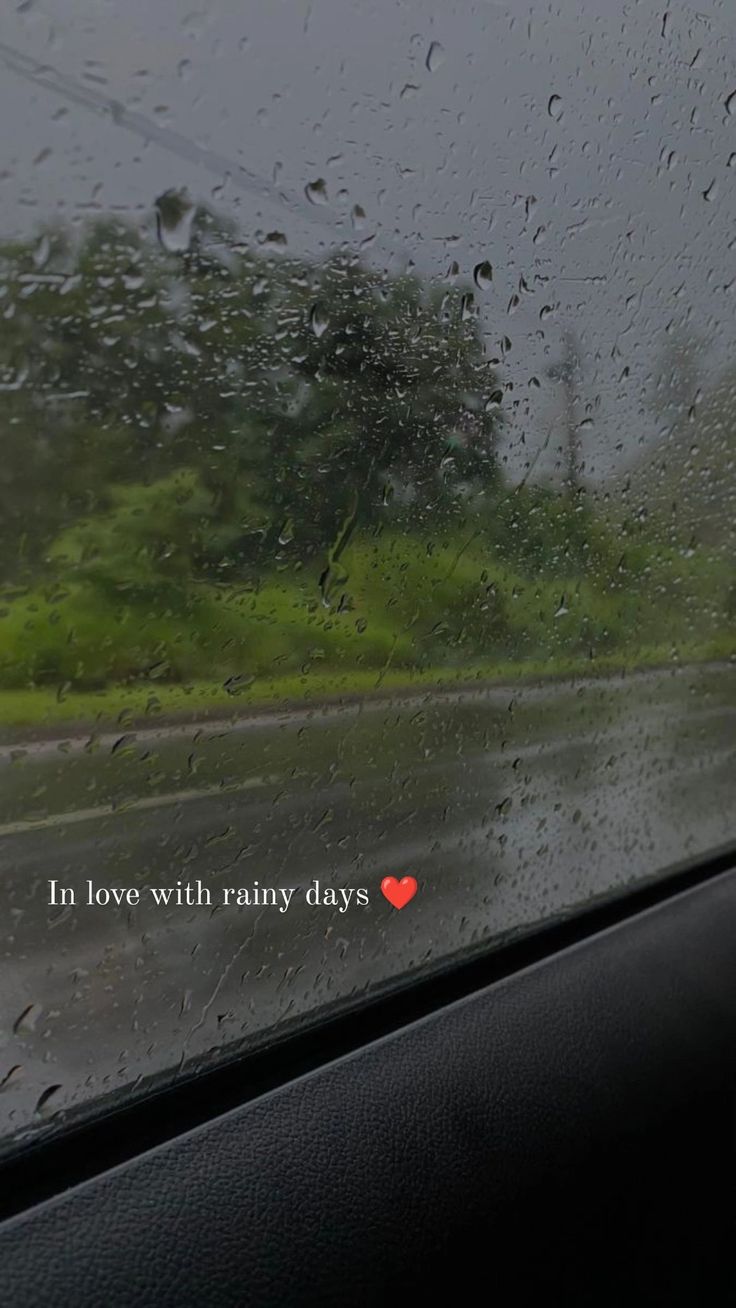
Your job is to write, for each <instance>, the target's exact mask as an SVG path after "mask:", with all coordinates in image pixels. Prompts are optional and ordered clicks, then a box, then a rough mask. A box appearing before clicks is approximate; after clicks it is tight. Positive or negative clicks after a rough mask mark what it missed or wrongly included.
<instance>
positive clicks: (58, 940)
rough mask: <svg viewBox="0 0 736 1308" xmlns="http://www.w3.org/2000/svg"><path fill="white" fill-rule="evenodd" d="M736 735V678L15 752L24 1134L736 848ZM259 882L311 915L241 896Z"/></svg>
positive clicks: (10, 945) (2, 821)
mask: <svg viewBox="0 0 736 1308" xmlns="http://www.w3.org/2000/svg"><path fill="white" fill-rule="evenodd" d="M735 746H736V669H734V668H733V667H731V666H725V665H724V666H710V667H707V668H700V669H680V670H675V671H667V672H654V673H646V674H638V675H632V676H629V677H627V678H621V677H619V678H613V679H609V680H590V681H585V682H583V681H577V682H575V683H564V682H558V683H554V684H547V685H536V686H532V685H529V686H525V687H523V688H519V687H515V688H514V687H511V686H509V687H494V688H492V689H487V690H484V691H481V690H478V691H466V692H456V693H453V694H449V693H448V694H443V695H439V696H429V695H416V696H412V697H405V698H403V699H400V698H396V699H394V700H383V701H371V702H368V701H365V702H363V703H362V704H352V705H346V706H344V707H330V708H325V709H313V710H300V711H295V712H291V713H288V714H281V715H279V714H271V715H262V716H260V717H250V718H245V719H242V720H241V721H240V722H223V723H211V722H210V723H208V724H205V725H202V724H200V725H199V726H197V725H196V724H195V725H192V724H185V725H180V726H177V727H175V728H165V727H159V728H156V727H152V728H151V729H150V730H147V731H139V732H137V733H134V732H132V731H128V732H127V733H125V734H123V735H121V734H120V733H118V734H116V735H111V736H107V737H106V736H101V737H99V738H96V739H95V738H92V739H90V738H87V737H84V738H82V737H80V738H79V739H71V740H67V741H61V740H56V741H43V742H36V743H34V744H29V745H28V746H27V747H25V748H19V747H18V746H17V745H7V746H0V777H1V778H2V782H1V784H0V885H1V886H2V896H3V903H2V913H3V924H4V926H3V942H2V958H3V966H2V990H1V996H0V998H1V1010H0V1080H3V1081H4V1085H3V1089H2V1092H0V1115H1V1119H2V1129H3V1131H4V1132H6V1133H7V1132H8V1131H13V1130H20V1129H23V1128H24V1127H25V1126H26V1125H27V1124H34V1123H38V1122H39V1121H42V1120H43V1119H44V1117H46V1116H48V1115H50V1114H51V1113H53V1112H54V1111H57V1110H59V1109H63V1108H65V1107H68V1106H72V1105H75V1104H79V1103H80V1102H83V1101H85V1100H87V1099H90V1098H92V1097H96V1096H98V1095H100V1094H104V1093H105V1092H106V1091H107V1090H109V1089H113V1088H118V1087H120V1086H123V1085H126V1084H128V1083H130V1082H132V1081H134V1080H135V1079H136V1078H137V1077H139V1076H148V1075H150V1074H152V1073H156V1072H160V1071H162V1070H164V1069H167V1068H170V1067H172V1066H175V1065H178V1064H180V1063H181V1062H182V1061H186V1060H187V1059H188V1058H193V1057H198V1056H201V1055H202V1054H204V1053H206V1052H207V1051H209V1050H212V1049H213V1048H216V1047H218V1046H222V1045H225V1044H227V1043H228V1042H230V1041H233V1040H238V1041H239V1040H242V1039H246V1040H248V1039H251V1038H252V1039H256V1038H259V1037H262V1036H263V1034H264V1033H265V1032H267V1031H268V1030H269V1028H271V1027H272V1026H273V1025H274V1024H275V1023H277V1022H283V1021H285V1020H289V1019H294V1018H296V1017H297V1016H298V1015H300V1014H303V1013H305V1012H308V1011H311V1010H313V1009H315V1008H319V1007H320V1006H322V1005H325V1004H330V1003H333V1002H335V1001H336V1000H341V999H346V998H348V997H349V996H351V995H354V994H355V993H360V992H361V991H363V990H364V989H365V988H366V987H370V986H371V985H376V984H381V983H385V982H386V981H388V980H390V979H391V978H392V977H396V976H398V975H399V974H401V973H404V972H406V971H407V970H410V969H412V968H416V967H424V966H427V965H428V964H430V965H431V963H432V962H433V961H437V960H439V959H441V958H442V957H443V956H445V955H447V954H449V953H453V952H455V951H458V950H464V949H467V948H470V947H471V946H477V944H478V943H479V942H480V941H485V940H492V939H493V938H495V937H499V936H501V935H503V934H505V933H506V932H508V931H509V930H513V929H515V928H518V927H520V926H523V925H525V924H530V923H534V922H537V921H540V920H541V919H544V918H547V917H549V916H551V915H555V914H559V913H562V912H565V911H569V910H570V909H571V908H572V907H574V906H575V905H579V904H581V903H584V902H586V901H588V900H590V899H591V898H593V897H595V896H597V895H600V894H602V893H604V892H608V891H611V890H613V889H615V888H618V887H621V886H623V885H625V884H627V883H630V882H632V881H635V880H637V879H639V878H642V877H647V876H649V875H651V874H652V873H653V872H656V871H657V870H660V869H663V868H666V867H667V866H668V865H670V864H672V863H674V862H676V861H680V860H682V859H683V858H687V857H688V856H693V855H696V854H698V853H702V852H704V851H706V850H707V849H709V848H713V847H715V846H718V845H720V844H723V843H725V842H726V841H728V840H729V839H730V838H732V837H733V836H734V833H735V831H736V793H735V792H736V786H735V781H736V767H735ZM407 872H410V873H412V874H413V875H415V876H417V877H418V879H419V882H420V891H419V893H418V895H417V897H416V899H415V900H414V901H413V902H412V903H411V904H410V905H409V906H408V907H407V908H406V909H405V910H404V911H403V912H402V913H400V914H399V913H397V912H395V910H393V909H391V908H390V907H389V905H388V904H387V903H386V902H385V901H384V900H383V899H382V897H381V895H380V893H379V885H380V881H381V878H382V877H383V876H385V875H386V874H396V875H397V876H401V875H403V874H404V873H407ZM315 878H316V879H317V880H318V881H319V883H320V887H321V889H322V890H324V889H325V887H334V888H353V889H355V888H357V887H365V888H366V889H367V891H368V895H369V903H368V905H367V906H365V907H360V906H357V905H356V904H355V902H354V901H355V895H353V896H352V900H353V902H352V903H351V905H350V907H349V908H348V909H347V911H345V912H340V911H339V910H338V909H336V908H331V907H327V906H325V905H320V906H314V907H313V906H309V905H307V904H306V902H305V898H304V892H305V891H306V889H307V888H308V887H309V886H310V885H311V884H312V883H313V881H314V879H315ZM51 880H55V881H56V882H57V883H58V884H59V886H64V887H67V888H71V889H72V890H73V891H74V894H75V898H76V900H77V903H76V906H74V907H71V906H67V907H65V908H61V907H51V906H49V904H48V898H49V882H50V881H51ZM88 880H92V882H93V883H94V885H95V886H99V887H107V888H109V887H126V888H137V889H138V890H139V891H140V898H141V902H140V903H139V904H138V905H137V906H134V907H128V906H123V907H120V908H117V907H114V906H109V905H108V906H106V907H99V906H93V907H90V906H88V905H87V904H86V903H85V902H83V901H84V900H85V898H86V890H87V884H86V883H87V882H88ZM197 881H200V882H201V883H202V885H203V887H205V888H206V889H207V890H208V891H209V894H210V897H211V899H212V906H211V907H207V906H194V907H169V908H165V907H158V906H156V905H155V903H154V902H153V897H152V895H151V893H150V888H151V887H153V886H155V887H162V888H167V887H176V884H177V882H181V883H182V884H186V883H196V882H197ZM256 882H257V883H258V886H259V888H261V889H262V888H263V887H274V888H294V895H293V898H292V901H291V905H290V907H289V911H288V912H287V913H281V912H280V911H279V909H278V907H270V906H263V905H262V904H259V905H258V906H249V907H241V908H238V907H235V906H233V905H230V906H228V907H222V906H221V905H220V900H221V898H222V891H223V889H224V888H225V887H242V888H246V889H248V890H249V893H250V894H251V895H252V893H253V889H254V883H256ZM52 1087H58V1088H56V1089H52ZM44 1096H45V1098H43V1097H44ZM42 1098H43V1102H42V1104H41V1108H40V1110H39V1108H38V1104H39V1100H41V1099H42Z"/></svg>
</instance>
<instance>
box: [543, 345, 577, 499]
mask: <svg viewBox="0 0 736 1308" xmlns="http://www.w3.org/2000/svg"><path fill="white" fill-rule="evenodd" d="M547 376H548V377H549V378H551V380H552V381H560V382H562V388H563V412H564V420H565V487H566V489H567V492H568V494H569V495H571V496H572V495H574V494H575V492H576V491H577V490H578V489H579V487H580V440H579V436H578V422H577V407H578V404H577V401H578V380H579V377H580V350H579V348H578V342H577V337H576V335H575V333H574V331H573V330H572V328H571V327H566V328H565V330H564V332H563V336H562V358H561V359H560V361H559V363H553V364H552V365H551V366H550V367H549V368H548V369H547Z"/></svg>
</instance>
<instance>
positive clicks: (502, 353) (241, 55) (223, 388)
mask: <svg viewBox="0 0 736 1308" xmlns="http://www.w3.org/2000/svg"><path fill="white" fill-rule="evenodd" d="M431 8H432V7H431V6H430V7H428V6H427V5H424V4H421V3H419V0H412V2H411V3H399V2H398V0H366V2H365V3H361V4H350V5H346V4H344V3H343V0H310V3H305V2H303V0H288V3H287V0H273V2H272V3H270V4H268V5H257V4H246V5H244V4H241V3H235V0H203V2H202V3H200V4H197V3H193V5H192V7H191V8H190V7H189V6H187V5H181V4H179V3H177V0H158V3H157V4H155V5H152V4H151V3H150V0H127V3H126V4H125V5H120V4H116V3H114V2H113V0H22V3H21V2H18V0H10V2H9V3H8V4H6V6H5V9H4V13H3V21H2V29H1V30H0V65H1V68H2V77H1V78H0V110H1V112H2V120H3V122H4V123H6V124H10V125H12V130H8V131H6V132H4V133H3V139H2V142H1V143H0V176H1V177H2V196H3V205H2V216H1V218H0V430H1V434H2V459H1V460H0V582H1V595H0V778H1V784H0V894H1V896H2V898H1V900H0V912H1V919H0V920H1V921H2V937H1V951H2V961H3V985H2V1012H1V1015H0V1091H1V1093H0V1115H1V1118H2V1124H1V1127H0V1130H1V1131H2V1133H3V1135H4V1138H5V1139H6V1141H7V1140H9V1139H11V1138H13V1137H15V1138H19V1137H21V1138H22V1137H24V1136H25V1135H27V1134H28V1133H29V1132H34V1131H38V1130H44V1129H50V1128H51V1127H52V1126H53V1125H54V1124H56V1125H58V1124H60V1123H63V1122H64V1121H66V1120H68V1118H69V1117H70V1116H71V1115H73V1114H74V1113H77V1112H84V1111H86V1110H87V1109H88V1108H89V1106H90V1105H91V1104H92V1103H93V1102H94V1101H97V1100H100V1099H102V1098H104V1096H106V1095H108V1096H113V1095H115V1094H117V1095H119V1096H120V1095H123V1096H124V1095H131V1094H133V1093H137V1092H140V1090H141V1088H142V1087H143V1088H145V1087H146V1086H149V1085H150V1084H151V1083H152V1081H153V1080H155V1079H156V1078H160V1077H164V1078H166V1077H169V1076H173V1075H176V1074H178V1073H179V1072H181V1071H182V1070H185V1071H186V1070H187V1069H188V1068H191V1067H195V1066H200V1065H202V1064H204V1063H206V1062H208V1061H210V1060H212V1059H216V1058H217V1057H218V1054H220V1053H221V1052H222V1051H223V1050H225V1049H227V1050H228V1051H232V1050H233V1049H238V1048H241V1049H242V1048H248V1047H250V1046H253V1045H256V1044H258V1043H259V1042H263V1041H268V1040H269V1039H270V1038H271V1037H272V1035H273V1033H274V1031H275V1030H278V1031H279V1032H287V1031H290V1030H292V1029H296V1028H297V1027H298V1026H299V1025H300V1024H303V1023H305V1022H311V1021H313V1020H315V1019H317V1018H319V1017H320V1016H321V1015H324V1014H325V1013H326V1012H333V1011H336V1010H337V1009H338V1008H340V1007H341V1006H342V1007H344V1006H347V1005H354V1004H359V1003H361V1002H362V1001H363V1000H364V999H365V997H366V996H370V995H372V994H376V993H379V992H380V991H382V990H385V989H387V988H389V987H391V986H394V985H398V984H402V983H404V982H405V981H406V980H407V978H409V979H410V978H412V977H416V976H420V975H424V974H426V973H427V972H428V971H431V969H432V968H433V967H435V966H437V965H438V964H439V963H441V962H442V961H444V960H446V959H447V958H448V957H450V956H453V957H458V958H461V957H465V956H469V955H471V954H472V953H473V952H474V951H477V950H481V949H487V948H489V947H491V946H492V945H493V944H494V943H496V942H498V941H500V940H504V939H507V938H508V937H510V936H513V935H514V934H515V933H519V932H523V931H528V930H531V929H533V928H534V926H535V925H537V924H539V923H540V922H542V921H547V920H549V919H552V918H555V917H559V916H563V915H566V914H571V913H574V912H575V911H577V910H579V909H580V908H581V907H582V906H584V905H588V904H590V903H591V902H595V901H597V900H598V899H600V898H602V897H605V896H611V895H615V894H618V893H621V892H622V891H623V890H624V889H625V888H626V887H627V886H630V885H631V884H633V883H635V882H638V881H641V880H643V879H646V878H649V877H653V876H657V875H661V874H663V873H664V872H666V871H667V869H668V868H670V867H672V866H673V865H674V864H676V863H680V862H682V861H683V860H688V859H692V858H696V857H697V856H701V855H703V854H704V853H705V852H707V851H709V850H712V849H714V848H716V847H719V846H721V845H723V844H724V843H727V842H728V841H729V840H731V839H732V838H733V836H734V834H735V833H736V799H735V797H734V791H733V746H734V722H735V715H736V664H735V662H734V652H735V651H736V641H735V634H736V563H735V558H736V555H735V551H734V522H735V521H736V475H735V472H734V449H735V442H734V432H735V429H736V359H735V356H734V327H733V307H734V286H735V277H736V269H735V267H734V259H733V246H734V234H733V220H732V219H733V210H734V182H735V180H736V74H735V73H734V67H733V48H734V46H733V41H734V37H735V36H736V18H735V17H734V12H733V9H732V7H731V6H730V5H729V4H728V3H727V2H726V0H723V2H722V3H719V2H718V0H701V3H700V4H699V6H698V9H697V11H696V9H694V8H693V7H692V6H690V5H689V4H685V3H684V0H673V3H671V4H669V5H665V4H663V3H654V0H640V3H624V0H585V3H583V2H582V0H556V2H555V3H551V4H547V3H540V4H537V3H531V2H530V0H527V3H526V4H517V3H512V2H511V0H508V3H507V2H506V0H475V2H474V0H448V2H447V3H446V4H445V5H444V6H440V7H439V8H438V7H436V6H435V7H434V8H435V9H436V12H435V13H434V14H432V13H431V12H430V11H431ZM387 879H388V880H387Z"/></svg>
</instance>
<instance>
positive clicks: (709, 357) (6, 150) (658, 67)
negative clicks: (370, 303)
mask: <svg viewBox="0 0 736 1308" xmlns="http://www.w3.org/2000/svg"><path fill="white" fill-rule="evenodd" d="M5 4H6V9H5V12H4V14H3V16H2V18H0V43H2V48H0V59H3V60H4V62H0V116H1V120H2V122H3V124H4V125H5V130H4V132H3V139H2V142H1V143H0V179H1V180H2V191H1V192H0V194H1V195H2V211H1V215H0V229H1V230H2V232H3V234H9V233H22V234H26V235H27V234H29V233H30V232H31V231H33V230H34V229H35V228H36V227H37V226H38V225H40V223H41V222H42V221H43V220H44V219H46V218H48V217H49V216H51V215H53V216H56V217H59V216H61V217H64V218H66V220H68V221H70V222H79V221H82V220H84V219H85V218H89V217H90V215H92V214H94V213H95V212H98V211H104V210H107V209H117V210H123V211H127V212H128V213H129V214H130V215H131V216H132V217H136V218H138V219H139V220H140V221H145V222H150V221H151V214H152V205H153V201H154V200H155V198H156V196H157V195H159V194H160V193H161V191H163V190H165V189H166V188H167V187H174V186H183V185H186V186H187V187H188V188H189V190H190V192H191V194H192V196H193V197H194V198H199V199H203V200H207V201H209V202H213V201H214V202H215V203H216V204H217V205H218V206H219V207H220V208H221V209H222V210H223V211H224V212H225V213H228V214H230V215H231V216H232V217H234V218H235V219H236V221H237V223H238V224H239V226H240V227H241V229H242V231H243V233H244V236H245V238H246V239H248V238H250V237H255V234H256V233H257V232H258V231H259V230H261V231H262V230H264V229H266V230H270V229H272V228H274V227H278V228H280V229H281V230H282V231H284V232H285V233H286V235H287V237H288V241H289V246H290V248H291V249H292V251H293V252H295V253H311V254H315V255H316V254H319V253H320V252H326V251H328V250H330V249H333V248H335V246H337V245H339V244H341V243H343V242H348V243H349V244H350V246H351V248H352V247H355V246H356V245H357V244H358V243H359V242H361V241H366V240H368V238H372V239H371V240H370V242H369V244H368V245H367V246H366V247H365V251H366V258H369V259H371V260H372V261H374V262H377V263H381V264H387V265H389V266H391V267H394V268H400V267H405V266H406V265H407V263H408V262H409V261H413V263H414V264H415V265H416V267H417V269H418V270H419V271H420V272H421V273H422V274H423V275H425V276H428V277H431V278H437V279H442V278H445V277H446V275H447V271H448V268H449V266H450V264H451V263H452V261H453V260H456V261H457V263H458V264H459V267H460V270H461V274H462V275H463V276H464V277H465V278H470V277H472V271H473V268H474V266H475V265H476V264H477V263H479V262H481V261H483V260H489V261H490V262H491V264H492V265H493V269H494V278H493V283H492V285H491V286H490V287H488V288H487V289H485V290H483V291H479V292H478V293H477V298H478V300H479V302H480V303H481V306H482V313H483V325H484V329H485V332H486V335H487V340H488V344H489V350H490V352H491V353H492V354H496V353H500V352H501V351H500V342H501V341H502V340H503V338H504V337H506V338H508V340H509V342H510V348H508V349H506V350H505V351H503V353H504V355H505V357H504V362H503V368H502V371H503V376H504V378H505V380H506V381H507V382H512V383H513V392H510V393H509V394H508V395H507V398H506V407H507V408H511V406H512V405H514V404H515V405H516V409H515V415H514V422H513V424H512V426H511V428H510V430H509V435H508V437H507V453H508V457H509V460H510V464H511V466H512V467H513V469H514V470H515V471H516V472H517V473H518V471H519V470H521V469H523V468H524V467H525V465H526V463H527V462H528V460H529V459H530V458H534V457H535V455H537V454H538V452H539V450H540V447H541V446H542V445H543V443H544V441H545V440H546V439H547V438H548V433H549V432H550V428H551V430H552V435H551V437H549V443H548V446H547V450H546V453H545V454H543V455H542V456H541V457H540V459H539V462H538V464H537V470H539V469H544V468H545V467H549V464H550V457H553V455H552V451H553V450H554V448H555V447H556V446H557V445H558V444H559V442H560V439H561V434H562V431H561V424H560V422H559V420H558V421H555V420H556V417H557V416H558V415H559V411H560V396H559V387H558V386H557V385H556V384H554V383H552V382H550V381H548V380H547V379H546V377H545V369H546V368H547V366H548V365H549V363H550V362H551V361H553V360H555V359H556V358H557V357H558V356H559V344H560V338H561V333H562V330H563V328H564V327H565V326H566V325H570V326H573V327H574V328H575V329H576V331H577V332H578V335H579V337H580V340H581V344H582V352H583V356H584V370H585V375H584V379H583V383H582V398H583V399H584V400H585V401H586V402H587V403H588V405H589V406H590V411H589V414H588V420H589V425H588V423H586V425H585V426H584V428H583V430H582V432H581V436H582V442H583V445H584V448H585V450H586V454H587V465H588V471H589V475H590V476H591V477H593V478H594V479H596V480H597V479H598V478H600V477H604V476H605V475H606V473H608V472H609V470H610V469H611V468H613V467H618V466H620V465H621V464H622V463H625V462H627V461H630V460H631V459H632V458H634V457H635V456H636V453H637V451H638V450H639V449H640V447H641V444H642V442H645V441H649V440H651V439H652V437H653V435H654V433H655V431H656V424H655V420H654V418H653V416H652V414H651V412H650V410H649V406H648V394H649V391H650V387H651V370H652V366H653V364H654V362H655V361H656V359H657V357H658V355H659V354H660V352H661V350H662V348H663V346H664V344H665V342H666V339H667V338H666V336H665V328H666V326H667V324H668V323H670V322H672V321H674V322H677V323H687V322H689V324H690V330H691V331H692V332H693V334H694V335H695V336H696V337H698V338H699V339H700V340H701V341H702V350H701V360H700V362H701V367H702V369H703V373H704V375H705V376H706V377H707V376H708V375H710V374H712V373H713V371H717V370H718V369H719V368H720V367H722V366H723V365H724V364H725V363H726V362H727V361H728V360H729V359H730V358H731V357H732V356H733V337H734V327H733V317H734V315H733V291H732V289H731V282H732V280H733V277H734V267H733V263H734V260H733V250H732V249H731V248H730V246H731V242H732V239H733V236H734V233H733V221H732V215H733V211H734V207H733V199H734V182H735V181H736V166H734V165H736V154H734V152H736V100H735V101H734V104H733V106H732V107H733V114H732V115H729V114H728V112H727V108H726V101H727V98H728V96H729V95H730V94H731V92H733V91H734V90H736V64H735V62H734V58H733V51H734V48H735V47H734V38H735V37H736V7H734V5H733V3H732V0H724V2H723V3H717V2H716V0H701V2H700V3H699V4H698V7H697V9H696V8H694V7H693V6H691V5H689V4H685V3H684V2H683V0H673V2H672V3H670V4H667V3H666V2H665V0H640V2H639V3H633V2H631V3H624V0H557V2H556V3H551V4H537V3H529V0H526V2H525V3H515V2H514V0H508V3H506V2H505V0H475V3H473V0H444V3H443V5H442V6H441V7H438V6H432V5H430V4H429V3H427V0H370V2H369V0H311V2H310V0H267V2H266V0H262V2H261V3H259V4H256V3H252V2H251V3H247V2H244V0H208V2H207V3H200V4H197V3H196V0H125V3H124V4H122V3H120V0H5ZM190 4H191V7H190ZM435 11H436V12H435ZM665 14H666V18H665ZM433 43H437V44H436V45H435V46H434V47H433ZM8 49H9V50H10V51H14V52H18V53H19V55H20V56H21V58H20V59H19V58H18V57H17V56H16V55H14V54H8ZM430 49H432V55H431V57H429V52H430ZM3 51H5V54H4V55H3ZM25 59H31V60H35V61H37V62H38V63H40V64H42V65H48V66H49V68H50V69H51V70H54V71H52V72H45V73H42V74H40V75H39V76H40V77H41V78H42V79H43V80H44V81H46V82H47V83H49V84H48V85H46V86H43V85H40V84H39V82H38V80H36V81H33V80H30V79H29V77H28V76H27V75H26V72H27V70H28V69H29V68H31V67H32V65H30V64H28V63H26V62H24V60H25ZM428 63H429V64H430V65H431V68H429V67H428V66H427V65H428ZM19 69H20V71H18V70H19ZM24 70H25V72H24ZM56 74H60V75H62V76H63V77H65V78H67V79H71V81H70V82H67V83H64V84H63V85H62V84H61V83H58V82H57V84H56V86H54V83H55V78H56ZM70 85H72V94H73V95H74V97H75V98H71V97H70V96H69V95H66V94H64V93H62V92H64V91H65V89H67V90H68V88H69V86H70ZM74 87H76V88H78V90H76V91H74ZM85 98H87V99H88V100H89V103H85ZM109 100H112V101H114V102H116V104H117V105H119V106H122V107H123V110H124V112H123V113H122V114H121V112H120V111H119V110H118V111H115V112H103V111H102V108H103V107H104V104H105V102H106V101H109ZM126 115H127V116H126ZM146 136H148V137H149V138H151V137H153V138H154V139H148V140H147V139H146ZM732 156H733V159H732V164H731V166H729V158H731V157H732ZM317 178H324V180H325V182H326V186H327V195H328V200H329V203H328V204H327V205H324V206H322V205H320V206H314V205H310V203H309V202H308V200H307V199H306V197H305V187H306V186H307V185H308V184H309V183H310V182H313V181H314V180H315V179H317ZM281 196H283V197H285V198H284V199H282V198H280V197H281ZM264 197H265V198H264ZM269 197H270V198H269ZM356 204H358V205H360V206H361V207H362V208H363V209H364V210H365V213H366V223H365V227H364V228H363V229H362V230H360V231H358V232H356V231H354V230H353V225H352V223H351V219H350V213H351V210H352V207H353V206H354V205H356ZM514 297H518V303H515V302H514ZM534 377H536V378H538V379H539V381H540V382H541V386H540V387H539V388H537V387H535V386H534V384H533V383H532V384H531V385H530V382H531V379H532V378H534ZM580 416H581V417H582V416H583V414H582V413H581V414H580Z"/></svg>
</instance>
